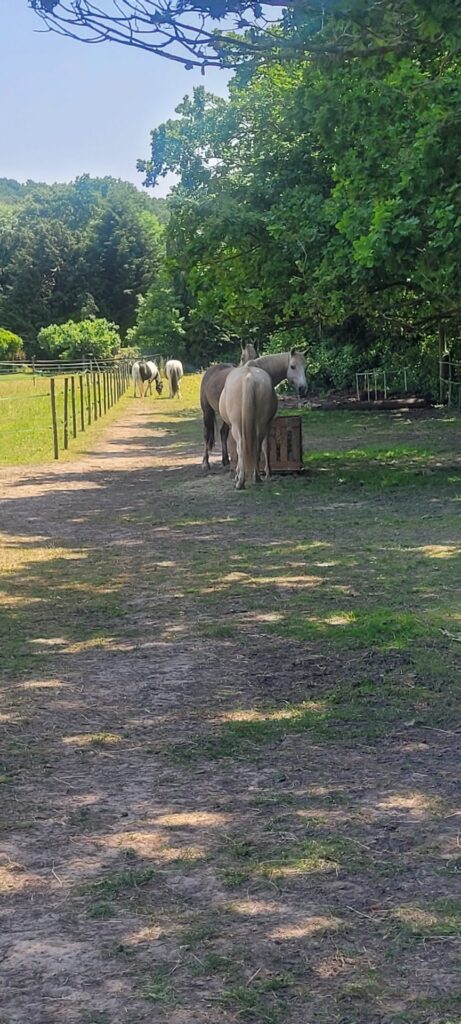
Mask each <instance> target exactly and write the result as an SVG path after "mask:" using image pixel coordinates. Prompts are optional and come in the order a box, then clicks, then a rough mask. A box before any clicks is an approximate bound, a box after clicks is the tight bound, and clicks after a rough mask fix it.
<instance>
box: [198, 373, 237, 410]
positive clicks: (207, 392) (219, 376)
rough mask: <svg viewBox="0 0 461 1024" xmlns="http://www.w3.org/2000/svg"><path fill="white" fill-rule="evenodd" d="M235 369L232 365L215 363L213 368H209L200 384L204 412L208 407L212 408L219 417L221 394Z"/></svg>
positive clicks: (201, 403)
mask: <svg viewBox="0 0 461 1024" xmlns="http://www.w3.org/2000/svg"><path fill="white" fill-rule="evenodd" d="M233 369H234V367H233V366H232V363H215V364H214V365H213V366H209V367H208V370H205V373H204V374H203V377H202V382H201V384H200V405H201V407H202V412H204V411H205V409H206V407H207V406H211V408H212V409H213V410H214V412H215V413H216V415H219V399H220V397H221V392H222V390H223V387H224V385H225V383H226V378H227V377H228V376H229V374H230V372H231V370H233Z"/></svg>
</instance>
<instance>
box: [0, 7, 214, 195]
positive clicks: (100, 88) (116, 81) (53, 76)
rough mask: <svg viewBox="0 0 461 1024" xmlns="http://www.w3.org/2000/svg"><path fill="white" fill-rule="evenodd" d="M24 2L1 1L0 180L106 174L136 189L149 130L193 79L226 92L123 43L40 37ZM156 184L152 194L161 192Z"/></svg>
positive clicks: (164, 185) (164, 187)
mask: <svg viewBox="0 0 461 1024" xmlns="http://www.w3.org/2000/svg"><path fill="white" fill-rule="evenodd" d="M40 27H41V23H40V20H39V18H38V17H37V15H35V14H34V13H33V11H31V10H30V8H29V7H28V4H27V0H0V177H2V178H16V179H17V180H18V181H26V180H27V179H32V180H34V181H47V182H50V183H51V182H55V181H71V180H72V179H73V178H75V177H76V176H77V175H79V174H86V173H88V174H91V175H93V176H96V175H98V176H104V175H106V174H108V175H112V176H113V177H115V178H124V179H125V180H127V181H133V182H135V184H136V185H138V187H141V185H142V175H141V174H139V173H138V171H137V170H136V161H137V159H138V158H142V159H146V158H148V157H149V155H150V131H151V130H152V128H155V127H156V126H157V125H158V124H161V123H162V122H163V121H165V120H167V118H169V117H173V116H174V109H175V107H176V106H177V105H178V103H180V101H181V100H182V98H183V96H185V95H186V94H187V93H190V92H192V89H193V87H194V85H204V86H205V88H206V89H207V90H208V91H209V92H214V93H217V94H218V95H220V96H225V95H226V94H227V81H228V75H227V74H226V73H225V72H224V71H219V70H218V69H215V68H210V69H209V70H207V72H206V75H205V77H203V76H202V75H201V74H200V71H199V70H194V71H186V70H185V69H184V68H183V67H181V66H179V65H177V64H174V63H173V62H171V61H168V60H165V59H162V58H161V57H156V56H154V55H150V54H147V53H143V52H141V51H139V50H132V49H130V48H129V47H125V46H117V45H116V44H115V43H105V44H101V45H98V46H88V45H85V44H84V43H79V42H77V41H75V40H72V39H63V38H62V37H60V36H57V35H54V34H53V33H43V32H41V31H37V30H40ZM170 183H171V178H169V179H165V180H162V182H161V183H160V185H159V186H158V187H157V188H156V189H155V191H154V193H153V194H154V195H157V196H162V195H165V194H166V192H167V191H168V187H169V184H170Z"/></svg>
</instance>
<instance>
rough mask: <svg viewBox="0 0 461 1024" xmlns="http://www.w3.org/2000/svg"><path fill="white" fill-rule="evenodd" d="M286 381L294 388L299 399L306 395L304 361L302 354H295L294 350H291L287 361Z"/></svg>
mask: <svg viewBox="0 0 461 1024" xmlns="http://www.w3.org/2000/svg"><path fill="white" fill-rule="evenodd" d="M287 381H288V383H289V384H292V385H293V387H294V388H296V390H297V392H298V395H299V396H300V397H301V398H304V396H305V395H307V381H306V360H305V358H304V356H303V354H302V352H297V351H296V349H295V348H292V349H291V352H290V355H289V359H288V369H287Z"/></svg>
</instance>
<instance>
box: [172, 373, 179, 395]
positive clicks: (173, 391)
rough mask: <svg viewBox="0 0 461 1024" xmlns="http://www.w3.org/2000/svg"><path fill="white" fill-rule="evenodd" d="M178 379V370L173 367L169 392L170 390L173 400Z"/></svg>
mask: <svg viewBox="0 0 461 1024" xmlns="http://www.w3.org/2000/svg"><path fill="white" fill-rule="evenodd" d="M178 378H179V374H178V368H177V366H173V367H172V368H171V390H172V393H173V398H174V396H175V395H177V393H178V384H179V380H178Z"/></svg>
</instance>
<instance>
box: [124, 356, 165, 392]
mask: <svg viewBox="0 0 461 1024" xmlns="http://www.w3.org/2000/svg"><path fill="white" fill-rule="evenodd" d="M131 379H132V381H133V387H134V398H136V397H137V395H136V391H137V390H138V391H139V397H140V398H144V396H145V395H146V394H147V392H148V391H149V393H150V394H151V393H152V381H154V383H155V390H156V392H157V394H158V395H161V393H162V390H163V383H162V378H161V376H160V370H159V368H158V366H157V363H155V362H154V361H153V359H137V360H136V362H135V363H133V366H132V367H131Z"/></svg>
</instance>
